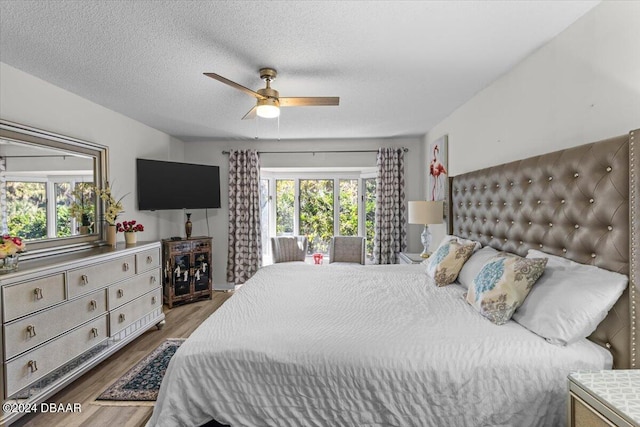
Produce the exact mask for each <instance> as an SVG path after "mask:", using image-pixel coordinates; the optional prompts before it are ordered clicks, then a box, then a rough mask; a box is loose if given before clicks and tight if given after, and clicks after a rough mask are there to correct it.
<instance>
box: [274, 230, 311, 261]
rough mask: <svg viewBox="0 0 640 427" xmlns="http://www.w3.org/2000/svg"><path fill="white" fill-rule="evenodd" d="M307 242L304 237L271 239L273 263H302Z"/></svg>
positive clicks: (305, 253)
mask: <svg viewBox="0 0 640 427" xmlns="http://www.w3.org/2000/svg"><path fill="white" fill-rule="evenodd" d="M308 245H309V242H308V241H307V238H306V237H305V236H283V237H272V238H271V254H272V255H273V263H274V264H277V263H279V262H292V261H304V258H305V256H306V255H307V246H308Z"/></svg>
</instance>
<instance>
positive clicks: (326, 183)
mask: <svg viewBox="0 0 640 427" xmlns="http://www.w3.org/2000/svg"><path fill="white" fill-rule="evenodd" d="M299 203H300V235H302V236H307V238H308V239H309V253H314V252H321V253H328V251H329V242H330V241H331V237H332V236H333V180H332V179H301V180H300V200H299Z"/></svg>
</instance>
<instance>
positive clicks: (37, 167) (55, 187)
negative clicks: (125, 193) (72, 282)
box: [0, 120, 108, 258]
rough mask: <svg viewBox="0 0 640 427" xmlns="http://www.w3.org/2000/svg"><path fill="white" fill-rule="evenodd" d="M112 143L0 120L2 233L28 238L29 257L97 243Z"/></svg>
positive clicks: (0, 211)
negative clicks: (100, 195) (99, 189)
mask: <svg viewBox="0 0 640 427" xmlns="http://www.w3.org/2000/svg"><path fill="white" fill-rule="evenodd" d="M107 158H108V152H107V147H104V146H101V145H98V144H94V143H90V142H87V141H82V140H78V139H74V138H70V137H66V136H62V135H57V134H53V133H51V132H47V131H43V130H39V129H35V128H31V127H27V126H23V125H20V124H17V123H12V122H8V121H5V120H0V234H10V235H11V236H17V237H20V238H22V239H23V240H25V241H26V245H27V247H26V250H27V252H26V253H25V254H24V255H23V256H24V257H27V258H29V257H37V256H45V255H50V254H54V253H59V252H63V251H65V250H72V249H73V250H75V249H80V248H82V247H83V246H91V245H96V244H98V243H99V242H100V241H101V240H102V232H103V231H102V228H103V227H102V226H101V221H99V219H100V218H101V214H102V204H101V203H99V202H98V201H97V199H96V195H95V186H96V185H99V186H102V185H103V183H104V182H106V180H107V177H106V170H107V169H106V162H107Z"/></svg>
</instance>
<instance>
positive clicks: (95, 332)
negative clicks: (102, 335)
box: [91, 328, 99, 338]
mask: <svg viewBox="0 0 640 427" xmlns="http://www.w3.org/2000/svg"><path fill="white" fill-rule="evenodd" d="M91 334H92V335H93V337H94V338H97V337H98V335H99V334H98V328H91Z"/></svg>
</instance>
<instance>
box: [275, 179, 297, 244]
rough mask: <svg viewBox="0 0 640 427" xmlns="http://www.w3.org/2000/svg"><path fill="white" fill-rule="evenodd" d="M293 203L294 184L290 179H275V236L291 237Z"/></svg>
mask: <svg viewBox="0 0 640 427" xmlns="http://www.w3.org/2000/svg"><path fill="white" fill-rule="evenodd" d="M294 203H295V182H294V181H293V180H292V179H277V180H276V236H283V235H293V215H294V211H295V205H294Z"/></svg>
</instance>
